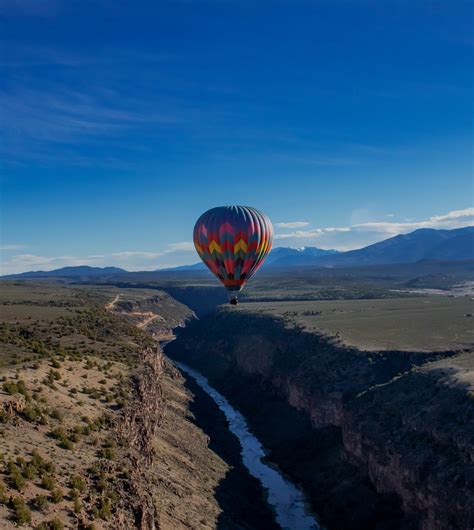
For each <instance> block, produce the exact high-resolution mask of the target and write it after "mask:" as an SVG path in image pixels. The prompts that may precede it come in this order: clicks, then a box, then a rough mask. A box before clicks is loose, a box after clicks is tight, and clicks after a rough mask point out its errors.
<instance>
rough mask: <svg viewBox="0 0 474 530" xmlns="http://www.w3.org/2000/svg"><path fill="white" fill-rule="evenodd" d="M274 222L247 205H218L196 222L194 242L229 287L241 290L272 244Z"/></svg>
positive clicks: (215, 272) (203, 258)
mask: <svg viewBox="0 0 474 530" xmlns="http://www.w3.org/2000/svg"><path fill="white" fill-rule="evenodd" d="M272 240H273V226H272V223H271V222H270V219H269V218H268V217H267V216H266V215H265V214H264V213H262V212H259V211H258V210H257V209H255V208H250V207H248V206H219V207H217V208H212V209H211V210H208V211H207V212H205V213H203V214H202V215H201V217H200V218H199V219H198V220H197V222H196V225H195V226H194V246H195V247H196V251H197V253H198V254H199V256H200V257H201V259H202V261H204V263H205V264H206V265H207V267H209V269H210V270H211V272H212V273H214V274H215V275H216V276H217V278H219V280H220V281H221V282H222V283H223V284H224V286H225V287H226V288H227V290H229V291H240V290H241V289H242V287H243V286H244V284H245V283H246V282H247V280H248V279H249V278H250V277H251V276H252V275H253V274H254V273H255V272H256V270H257V269H258V268H259V267H260V265H261V264H262V263H263V261H264V259H265V257H266V256H267V254H268V253H269V252H270V249H271V248H272Z"/></svg>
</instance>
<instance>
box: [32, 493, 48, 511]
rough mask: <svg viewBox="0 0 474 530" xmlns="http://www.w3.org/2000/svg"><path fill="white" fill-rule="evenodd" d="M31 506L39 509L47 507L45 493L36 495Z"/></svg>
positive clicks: (43, 509)
mask: <svg viewBox="0 0 474 530" xmlns="http://www.w3.org/2000/svg"><path fill="white" fill-rule="evenodd" d="M33 506H34V507H35V508H36V509H37V510H40V511H42V512H43V511H45V510H46V508H47V507H48V499H47V497H46V496H45V495H36V497H35V498H34V499H33Z"/></svg>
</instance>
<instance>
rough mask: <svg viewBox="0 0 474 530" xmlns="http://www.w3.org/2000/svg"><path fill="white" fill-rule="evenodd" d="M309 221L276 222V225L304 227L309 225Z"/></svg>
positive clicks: (280, 226) (279, 226) (281, 226)
mask: <svg viewBox="0 0 474 530" xmlns="http://www.w3.org/2000/svg"><path fill="white" fill-rule="evenodd" d="M308 225H309V223H308V222H307V221H291V222H289V223H275V226H277V227H278V228H303V227H304V226H308Z"/></svg>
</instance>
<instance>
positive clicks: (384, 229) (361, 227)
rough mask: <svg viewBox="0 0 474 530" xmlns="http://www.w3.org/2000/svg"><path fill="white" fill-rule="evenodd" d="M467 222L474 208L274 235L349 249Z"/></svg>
mask: <svg viewBox="0 0 474 530" xmlns="http://www.w3.org/2000/svg"><path fill="white" fill-rule="evenodd" d="M470 225H474V208H465V209H463V210H453V211H451V212H448V213H447V214H444V215H433V216H431V217H429V218H428V219H426V220H422V221H413V220H405V221H404V222H391V221H369V222H364V223H355V224H351V225H350V226H341V227H325V228H312V229H310V230H295V231H293V232H284V233H281V234H276V235H275V239H276V240H292V239H295V240H298V241H301V240H306V241H307V242H308V244H311V243H313V244H315V242H317V244H318V246H322V247H323V248H337V249H339V250H350V249H353V248H360V247H361V246H363V245H368V244H371V243H375V242H377V241H381V240H383V239H386V238H387V237H391V236H394V235H397V234H404V233H407V232H412V231H414V230H418V229H420V228H438V229H441V228H444V229H454V228H462V227H464V226H470ZM341 234H345V236H346V237H341ZM331 236H332V237H331ZM285 242H286V241H285Z"/></svg>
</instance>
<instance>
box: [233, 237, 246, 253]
mask: <svg viewBox="0 0 474 530" xmlns="http://www.w3.org/2000/svg"><path fill="white" fill-rule="evenodd" d="M239 250H243V251H244V252H247V243H246V242H245V241H244V240H243V239H240V240H239V241H237V243H236V244H235V245H234V252H238V251H239Z"/></svg>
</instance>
